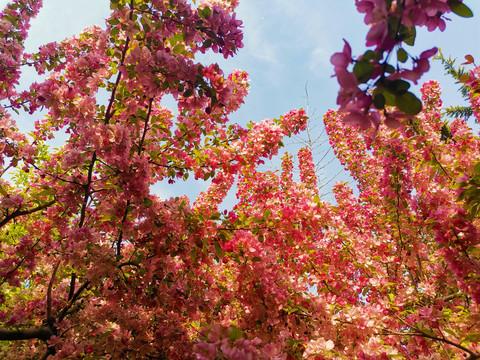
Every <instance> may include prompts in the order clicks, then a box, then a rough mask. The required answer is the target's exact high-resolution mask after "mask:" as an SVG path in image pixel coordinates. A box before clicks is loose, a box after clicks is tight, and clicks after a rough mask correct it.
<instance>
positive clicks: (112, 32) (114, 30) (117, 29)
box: [110, 27, 120, 38]
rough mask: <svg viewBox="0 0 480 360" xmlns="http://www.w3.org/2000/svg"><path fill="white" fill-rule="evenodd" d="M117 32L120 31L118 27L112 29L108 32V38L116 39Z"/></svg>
mask: <svg viewBox="0 0 480 360" xmlns="http://www.w3.org/2000/svg"><path fill="white" fill-rule="evenodd" d="M119 32H120V29H119V28H118V27H114V28H112V30H110V36H111V37H113V38H116V37H117V35H118V33H119Z"/></svg>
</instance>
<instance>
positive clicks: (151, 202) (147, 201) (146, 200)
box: [143, 198, 153, 208]
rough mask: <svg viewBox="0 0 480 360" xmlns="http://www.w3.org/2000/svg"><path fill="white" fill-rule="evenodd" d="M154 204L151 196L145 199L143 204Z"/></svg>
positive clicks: (146, 205) (147, 205)
mask: <svg viewBox="0 0 480 360" xmlns="http://www.w3.org/2000/svg"><path fill="white" fill-rule="evenodd" d="M152 205H153V201H152V200H151V199H149V198H145V199H143V206H145V207H146V208H149V207H150V206H152Z"/></svg>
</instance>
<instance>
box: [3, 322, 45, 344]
mask: <svg viewBox="0 0 480 360" xmlns="http://www.w3.org/2000/svg"><path fill="white" fill-rule="evenodd" d="M53 334H54V332H53V330H52V329H51V328H50V326H48V325H42V326H35V327H31V328H27V329H22V330H20V329H17V330H8V329H0V340H10V341H12V340H28V339H40V340H43V341H47V340H48V339H50V337H51V336H52V335H53Z"/></svg>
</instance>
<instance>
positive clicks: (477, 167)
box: [473, 162, 480, 175]
mask: <svg viewBox="0 0 480 360" xmlns="http://www.w3.org/2000/svg"><path fill="white" fill-rule="evenodd" d="M473 171H475V174H479V175H480V162H479V163H477V164H476V165H475V167H474V168H473Z"/></svg>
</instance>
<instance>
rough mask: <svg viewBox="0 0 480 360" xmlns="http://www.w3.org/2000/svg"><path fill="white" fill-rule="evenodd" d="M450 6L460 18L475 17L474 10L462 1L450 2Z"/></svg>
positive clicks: (451, 0)
mask: <svg viewBox="0 0 480 360" xmlns="http://www.w3.org/2000/svg"><path fill="white" fill-rule="evenodd" d="M448 6H450V10H452V12H454V13H455V14H457V15H458V16H461V17H465V18H469V17H472V16H473V12H472V10H470V8H469V7H468V6H467V5H465V4H464V3H462V2H461V1H460V0H448Z"/></svg>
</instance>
